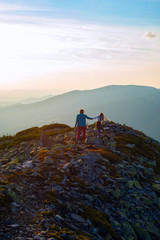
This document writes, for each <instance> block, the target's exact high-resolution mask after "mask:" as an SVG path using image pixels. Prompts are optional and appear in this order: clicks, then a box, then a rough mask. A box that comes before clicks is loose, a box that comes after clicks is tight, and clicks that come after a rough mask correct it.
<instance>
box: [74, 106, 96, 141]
mask: <svg viewBox="0 0 160 240" xmlns="http://www.w3.org/2000/svg"><path fill="white" fill-rule="evenodd" d="M86 119H90V120H93V118H91V117H88V116H87V115H86V114H84V109H80V112H79V114H78V115H77V117H76V123H75V128H76V127H77V136H76V142H78V141H79V139H80V135H81V132H82V139H83V141H85V139H86Z"/></svg>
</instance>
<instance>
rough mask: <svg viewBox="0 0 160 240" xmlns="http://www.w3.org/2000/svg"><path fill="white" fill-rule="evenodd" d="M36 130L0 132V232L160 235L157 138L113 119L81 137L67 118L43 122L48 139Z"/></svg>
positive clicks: (23, 238)
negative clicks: (65, 121)
mask: <svg viewBox="0 0 160 240" xmlns="http://www.w3.org/2000/svg"><path fill="white" fill-rule="evenodd" d="M39 130H40V131H41V129H38V128H36V129H35V128H33V129H29V130H26V131H22V132H20V133H18V134H17V136H16V137H15V138H11V139H9V137H8V138H6V139H4V138H1V141H0V213H1V215H0V240H12V239H15V240H34V239H35V240H46V239H49V240H52V239H95V240H101V239H106V240H114V239H123V240H136V239H137V240H139V239H140V240H141V239H142V240H143V239H144V240H152V239H154V240H158V239H159V238H160V144H159V142H157V141H155V140H153V139H151V138H149V137H148V136H146V135H144V134H143V133H142V132H139V131H136V130H134V129H132V128H130V127H128V126H125V125H120V124H116V123H113V122H110V123H106V124H105V125H104V130H103V132H102V135H101V138H97V137H96V132H95V128H94V125H90V126H88V129H87V139H86V143H79V144H75V132H74V130H73V129H71V128H69V127H68V126H66V125H61V124H57V125H56V124H55V125H50V126H48V128H45V134H46V135H47V136H48V138H49V141H47V142H49V146H45V143H44V142H43V141H42V138H41V142H40V141H39V139H40V135H38V134H37V132H36V134H35V131H39ZM43 130H44V129H43ZM33 132H34V134H35V135H34V134H33ZM31 134H32V137H31ZM43 135H44V133H43ZM51 141H52V142H53V145H50V143H51ZM46 145H47V144H46Z"/></svg>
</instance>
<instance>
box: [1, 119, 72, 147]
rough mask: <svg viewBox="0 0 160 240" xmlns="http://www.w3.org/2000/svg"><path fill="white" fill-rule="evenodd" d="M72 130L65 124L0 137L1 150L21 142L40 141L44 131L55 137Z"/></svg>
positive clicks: (35, 128)
mask: <svg viewBox="0 0 160 240" xmlns="http://www.w3.org/2000/svg"><path fill="white" fill-rule="evenodd" d="M70 130H71V127H69V126H68V125H65V124H58V123H55V124H50V125H45V126H43V127H33V128H29V129H26V130H23V131H20V132H18V133H17V134H16V135H14V136H2V137H0V150H2V149H5V148H11V147H14V146H16V145H18V144H19V143H21V142H25V141H31V140H39V139H40V136H41V133H42V131H45V133H46V134H47V135H48V136H53V135H56V134H62V133H65V132H68V131H70Z"/></svg>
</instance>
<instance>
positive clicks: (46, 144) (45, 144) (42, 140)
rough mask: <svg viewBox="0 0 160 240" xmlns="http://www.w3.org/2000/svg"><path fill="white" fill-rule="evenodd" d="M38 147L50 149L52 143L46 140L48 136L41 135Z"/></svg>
mask: <svg viewBox="0 0 160 240" xmlns="http://www.w3.org/2000/svg"><path fill="white" fill-rule="evenodd" d="M40 146H41V147H52V146H53V143H52V141H51V140H50V139H49V138H48V136H47V135H46V134H45V133H44V132H42V133H41V137H40Z"/></svg>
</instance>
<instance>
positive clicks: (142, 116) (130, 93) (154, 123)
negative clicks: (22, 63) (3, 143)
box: [0, 85, 160, 141]
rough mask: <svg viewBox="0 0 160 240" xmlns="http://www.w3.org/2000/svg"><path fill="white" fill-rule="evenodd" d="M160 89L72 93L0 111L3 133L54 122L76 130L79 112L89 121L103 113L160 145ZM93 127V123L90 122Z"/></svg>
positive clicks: (119, 88) (111, 88) (113, 88)
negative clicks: (87, 117) (76, 119)
mask: <svg viewBox="0 0 160 240" xmlns="http://www.w3.org/2000/svg"><path fill="white" fill-rule="evenodd" d="M159 106H160V89H156V88H152V87H145V86H134V85H127V86H117V85H112V86H106V87H103V88H98V89H93V90H84V91H78V90H75V91H71V92H67V93H64V94H61V95H58V96H54V97H50V98H48V99H46V100H43V101H40V102H36V103H31V104H18V105H13V106H9V107H5V108H1V109H0V133H1V134H6V133H7V134H14V133H16V132H17V131H20V130H22V129H25V128H28V127H33V126H41V125H44V124H49V123H53V122H59V123H65V124H69V125H70V126H74V123H75V118H76V115H77V113H79V109H80V108H84V110H85V113H86V114H87V115H88V116H90V117H95V116H97V115H98V114H99V113H100V112H103V113H104V114H105V116H106V117H107V118H109V119H110V120H113V121H114V122H117V123H121V124H123V123H124V124H127V125H130V126H131V127H133V128H135V129H137V130H140V131H143V132H144V133H145V134H147V135H149V136H151V137H153V138H155V139H156V140H159V141H160V110H159V109H160V107H159ZM88 122H89V123H92V121H88Z"/></svg>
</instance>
